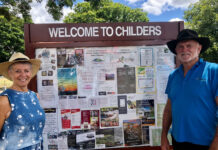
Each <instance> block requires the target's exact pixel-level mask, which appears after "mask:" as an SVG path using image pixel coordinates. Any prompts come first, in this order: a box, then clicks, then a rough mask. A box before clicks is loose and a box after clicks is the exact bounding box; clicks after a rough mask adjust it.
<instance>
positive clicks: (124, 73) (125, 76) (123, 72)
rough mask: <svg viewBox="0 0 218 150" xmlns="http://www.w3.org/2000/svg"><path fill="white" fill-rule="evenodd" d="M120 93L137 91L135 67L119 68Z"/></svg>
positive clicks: (118, 83) (118, 87)
mask: <svg viewBox="0 0 218 150" xmlns="http://www.w3.org/2000/svg"><path fill="white" fill-rule="evenodd" d="M117 91H118V94H127V93H136V77H135V67H126V68H117Z"/></svg>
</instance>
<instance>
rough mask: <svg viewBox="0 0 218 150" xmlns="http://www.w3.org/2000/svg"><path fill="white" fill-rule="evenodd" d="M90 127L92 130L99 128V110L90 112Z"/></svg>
mask: <svg viewBox="0 0 218 150" xmlns="http://www.w3.org/2000/svg"><path fill="white" fill-rule="evenodd" d="M90 125H91V129H92V130H96V129H98V128H99V110H91V111H90Z"/></svg>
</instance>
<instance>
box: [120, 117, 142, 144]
mask: <svg viewBox="0 0 218 150" xmlns="http://www.w3.org/2000/svg"><path fill="white" fill-rule="evenodd" d="M123 130H124V141H125V146H133V145H141V144H142V128H141V119H134V120H123Z"/></svg>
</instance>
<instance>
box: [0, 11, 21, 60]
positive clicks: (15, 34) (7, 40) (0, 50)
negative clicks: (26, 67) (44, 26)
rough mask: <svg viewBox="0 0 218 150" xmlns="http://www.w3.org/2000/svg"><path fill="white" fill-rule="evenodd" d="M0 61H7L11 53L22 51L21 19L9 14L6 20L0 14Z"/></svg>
mask: <svg viewBox="0 0 218 150" xmlns="http://www.w3.org/2000/svg"><path fill="white" fill-rule="evenodd" d="M0 37H1V38H0V62H4V61H7V60H8V59H9V57H10V56H11V54H12V53H13V52H14V51H16V52H22V53H24V32H23V20H22V19H19V18H16V17H13V16H11V20H10V21H8V20H7V19H6V18H5V17H4V16H1V15H0Z"/></svg>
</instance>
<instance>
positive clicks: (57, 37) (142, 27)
mask: <svg viewBox="0 0 218 150" xmlns="http://www.w3.org/2000/svg"><path fill="white" fill-rule="evenodd" d="M177 29H178V22H175V23H166V22H165V23H164V22H159V23H158V22H140V23H80V24H76V23H72V24H30V28H29V30H30V32H31V37H30V38H31V39H30V40H31V42H62V41H80V42H82V41H117V40H120V41H123V40H127V41H128V40H131V41H132V40H136V39H137V40H157V39H169V37H172V34H171V33H170V31H175V30H177ZM167 31H168V32H167ZM39 33H40V34H39Z"/></svg>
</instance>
